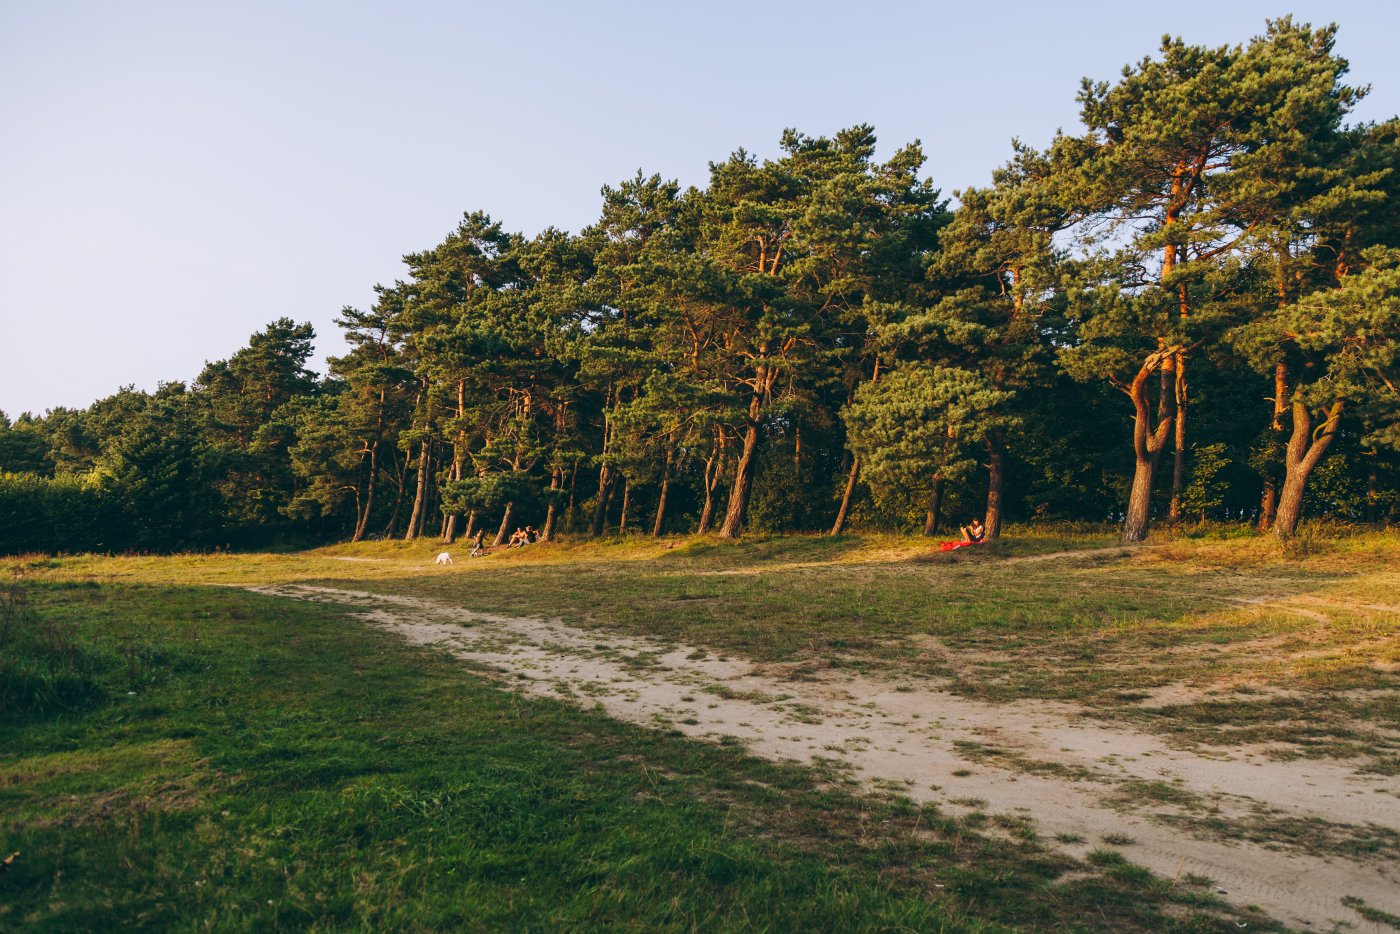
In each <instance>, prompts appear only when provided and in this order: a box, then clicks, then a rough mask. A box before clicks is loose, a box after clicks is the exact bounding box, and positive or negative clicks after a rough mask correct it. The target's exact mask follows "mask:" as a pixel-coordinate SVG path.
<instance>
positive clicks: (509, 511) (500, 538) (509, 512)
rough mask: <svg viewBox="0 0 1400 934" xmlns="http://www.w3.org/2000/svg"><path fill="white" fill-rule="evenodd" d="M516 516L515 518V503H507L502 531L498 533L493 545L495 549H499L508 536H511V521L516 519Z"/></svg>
mask: <svg viewBox="0 0 1400 934" xmlns="http://www.w3.org/2000/svg"><path fill="white" fill-rule="evenodd" d="M514 516H515V503H513V502H510V503H506V511H505V513H504V514H503V515H502V516H501V527H500V529H499V530H498V531H497V532H496V540H495V541H493V542H492V543H491V547H493V548H495V547H497V546H498V545H500V544H502V543H503V542H504V541H505V540H506V536H507V535H508V534H509V532H510V520H511V519H512V518H514Z"/></svg>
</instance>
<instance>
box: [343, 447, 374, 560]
mask: <svg viewBox="0 0 1400 934" xmlns="http://www.w3.org/2000/svg"><path fill="white" fill-rule="evenodd" d="M378 474H379V442H378V441H376V442H374V443H373V444H371V445H370V446H369V480H368V481H367V483H366V484H365V501H364V506H363V508H362V509H361V511H360V517H359V521H357V522H356V523H355V534H354V536H352V537H351V539H350V541H352V542H358V541H360V540H361V539H362V538H364V537H365V529H366V527H368V526H369V514H370V513H371V512H373V511H374V478H375V477H376V476H378Z"/></svg>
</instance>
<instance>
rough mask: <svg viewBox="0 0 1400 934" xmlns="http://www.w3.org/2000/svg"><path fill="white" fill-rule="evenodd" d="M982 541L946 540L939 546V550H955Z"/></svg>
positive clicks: (978, 543)
mask: <svg viewBox="0 0 1400 934" xmlns="http://www.w3.org/2000/svg"><path fill="white" fill-rule="evenodd" d="M980 544H982V543H981V542H944V543H943V544H941V545H939V546H938V550H939V551H954V550H956V549H958V548H966V547H967V546H968V545H980Z"/></svg>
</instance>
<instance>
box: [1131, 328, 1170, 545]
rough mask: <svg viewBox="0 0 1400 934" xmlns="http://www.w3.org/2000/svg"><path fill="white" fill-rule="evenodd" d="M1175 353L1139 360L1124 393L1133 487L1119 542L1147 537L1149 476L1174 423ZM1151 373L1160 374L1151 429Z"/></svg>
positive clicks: (1167, 351) (1160, 351) (1150, 504)
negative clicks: (1129, 416) (1130, 432)
mask: <svg viewBox="0 0 1400 934" xmlns="http://www.w3.org/2000/svg"><path fill="white" fill-rule="evenodd" d="M1174 355H1175V350H1174V349H1165V350H1159V351H1157V352H1156V353H1154V354H1152V355H1151V356H1149V357H1148V358H1147V359H1146V360H1144V361H1143V364H1142V367H1141V368H1139V370H1138V374H1137V376H1135V377H1134V378H1133V382H1132V384H1131V385H1130V386H1129V387H1128V389H1127V390H1126V391H1127V393H1128V398H1129V399H1131V400H1132V403H1133V410H1134V413H1133V456H1134V462H1133V485H1132V488H1131V491H1130V492H1129V494H1128V509H1127V514H1126V515H1125V517H1124V520H1123V542H1124V543H1125V544H1135V543H1137V542H1141V541H1144V540H1145V539H1146V538H1147V533H1148V530H1149V529H1150V528H1151V526H1152V474H1153V473H1154V472H1155V470H1156V468H1157V458H1158V457H1159V456H1160V455H1161V453H1162V449H1163V448H1164V447H1165V446H1166V443H1167V438H1168V437H1169V434H1168V433H1169V432H1170V431H1171V429H1172V426H1173V424H1174V423H1175V422H1176V391H1175V380H1174V379H1173V378H1172V377H1173V376H1174V362H1175V356H1174ZM1154 372H1160V373H1161V377H1162V378H1161V383H1162V386H1161V396H1160V397H1159V399H1158V402H1157V425H1156V427H1155V428H1154V427H1152V426H1151V424H1150V420H1151V414H1150V413H1151V407H1150V405H1149V399H1148V390H1147V385H1148V380H1149V378H1150V377H1151V376H1152V374H1153V373H1154Z"/></svg>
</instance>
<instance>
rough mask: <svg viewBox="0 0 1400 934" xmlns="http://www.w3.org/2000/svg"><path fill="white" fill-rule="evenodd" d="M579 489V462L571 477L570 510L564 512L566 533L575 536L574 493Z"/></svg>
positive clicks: (575, 463)
mask: <svg viewBox="0 0 1400 934" xmlns="http://www.w3.org/2000/svg"><path fill="white" fill-rule="evenodd" d="M577 489H578V462H577V461H575V462H574V469H573V472H572V473H571V474H570V475H569V508H568V509H566V510H565V511H564V531H566V532H568V533H569V534H570V535H572V534H574V491H575V490H577Z"/></svg>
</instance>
